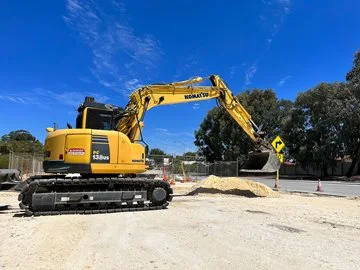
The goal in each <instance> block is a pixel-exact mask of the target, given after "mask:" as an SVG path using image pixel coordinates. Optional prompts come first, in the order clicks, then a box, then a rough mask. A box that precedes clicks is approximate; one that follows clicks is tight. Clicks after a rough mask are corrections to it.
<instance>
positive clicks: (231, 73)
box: [229, 66, 236, 78]
mask: <svg viewBox="0 0 360 270" xmlns="http://www.w3.org/2000/svg"><path fill="white" fill-rule="evenodd" d="M235 72H236V66H232V67H230V72H229V73H230V75H229V77H230V78H234V76H235Z"/></svg>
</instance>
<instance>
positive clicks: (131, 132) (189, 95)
mask: <svg viewBox="0 0 360 270" xmlns="http://www.w3.org/2000/svg"><path fill="white" fill-rule="evenodd" d="M206 79H209V80H210V81H211V84H212V86H194V84H199V83H201V82H203V81H204V80H206ZM214 98H216V99H217V100H218V101H219V103H220V104H221V106H222V107H223V108H224V109H225V110H226V111H227V112H228V113H229V114H230V115H231V116H232V118H233V119H234V120H235V121H236V122H237V123H238V124H239V126H240V127H241V128H242V129H243V130H244V132H245V133H246V134H247V135H248V136H249V138H250V139H251V140H252V141H253V143H254V146H255V148H256V150H258V151H272V147H271V145H270V144H269V143H268V142H267V141H266V140H264V139H263V133H262V132H261V131H260V130H259V128H258V126H257V125H256V124H255V123H254V121H253V120H252V119H251V115H250V114H249V113H248V112H247V111H246V109H245V108H244V107H243V106H242V105H241V103H240V101H239V100H238V98H237V97H236V96H234V95H233V93H232V92H231V91H230V89H229V88H228V87H227V85H226V83H225V82H224V81H223V80H222V79H221V78H220V77H219V76H218V75H211V76H210V77H209V78H202V77H195V78H193V79H190V80H187V81H181V82H174V83H169V84H152V85H147V86H144V87H142V88H139V89H137V90H135V91H134V92H133V93H132V94H131V95H130V100H129V102H128V104H127V106H126V107H125V114H124V116H123V117H122V118H121V119H120V120H119V122H118V123H117V130H119V131H120V132H122V133H125V134H126V135H127V136H128V137H129V139H130V140H131V141H133V142H134V141H137V140H139V138H140V135H141V129H142V128H143V126H144V124H143V121H144V116H145V113H146V111H148V110H150V109H151V108H153V107H155V106H159V105H169V104H176V103H185V102H194V101H196V102H198V101H203V100H209V99H214Z"/></svg>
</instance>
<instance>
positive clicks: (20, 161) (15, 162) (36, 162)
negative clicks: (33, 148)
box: [8, 152, 44, 177]
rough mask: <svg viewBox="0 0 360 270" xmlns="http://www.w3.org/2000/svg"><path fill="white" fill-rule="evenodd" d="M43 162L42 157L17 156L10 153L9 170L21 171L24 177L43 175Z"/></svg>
mask: <svg viewBox="0 0 360 270" xmlns="http://www.w3.org/2000/svg"><path fill="white" fill-rule="evenodd" d="M43 160H44V157H43V156H42V155H31V154H17V153H12V152H10V154H9V165H8V168H9V169H17V170H19V171H20V172H21V174H22V176H23V177H24V176H25V177H26V176H27V177H28V176H31V175H36V174H42V173H43V172H44V171H43Z"/></svg>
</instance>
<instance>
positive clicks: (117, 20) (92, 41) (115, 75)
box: [63, 0, 163, 96]
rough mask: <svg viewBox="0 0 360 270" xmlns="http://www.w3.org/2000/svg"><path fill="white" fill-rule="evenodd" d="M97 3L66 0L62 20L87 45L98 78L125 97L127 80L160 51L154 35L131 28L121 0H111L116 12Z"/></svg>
mask: <svg viewBox="0 0 360 270" xmlns="http://www.w3.org/2000/svg"><path fill="white" fill-rule="evenodd" d="M98 3H99V2H96V1H93V0H67V2H66V10H67V13H66V15H65V16H63V19H64V21H65V22H66V23H67V24H68V25H69V26H71V27H72V28H73V29H75V30H76V31H77V32H78V33H79V35H80V37H81V38H82V39H83V40H84V41H85V43H86V44H87V46H88V47H89V48H90V50H91V52H92V55H93V56H92V66H91V67H90V70H91V72H92V74H93V76H94V77H95V78H96V79H97V81H98V82H99V83H100V84H101V85H103V86H104V87H107V88H111V89H113V90H116V91H118V92H120V93H122V94H124V95H126V96H127V95H128V94H129V87H128V86H129V84H128V83H129V81H131V80H133V79H134V78H135V76H136V75H139V76H140V75H143V74H144V72H148V71H149V70H150V69H152V68H154V67H155V66H156V64H157V62H158V61H159V60H160V59H161V55H162V54H163V51H162V49H161V46H160V44H159V42H158V40H157V39H156V38H155V37H154V36H152V35H151V34H144V35H139V34H138V33H137V31H136V29H134V28H133V27H131V25H130V24H129V20H128V19H127V14H126V9H125V6H124V4H123V3H122V2H117V1H110V4H111V7H112V13H115V14H112V15H111V14H110V13H106V12H105V11H104V10H102V9H101V8H100V7H99V5H98ZM119 63H121V65H120V64H119ZM136 80H139V79H136Z"/></svg>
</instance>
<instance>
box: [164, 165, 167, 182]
mask: <svg viewBox="0 0 360 270" xmlns="http://www.w3.org/2000/svg"><path fill="white" fill-rule="evenodd" d="M163 173H164V181H165V182H167V177H166V169H165V167H163Z"/></svg>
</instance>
